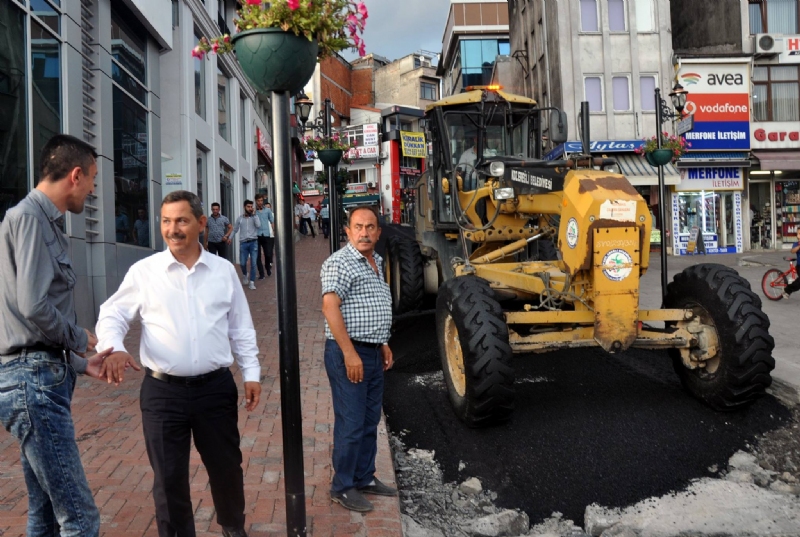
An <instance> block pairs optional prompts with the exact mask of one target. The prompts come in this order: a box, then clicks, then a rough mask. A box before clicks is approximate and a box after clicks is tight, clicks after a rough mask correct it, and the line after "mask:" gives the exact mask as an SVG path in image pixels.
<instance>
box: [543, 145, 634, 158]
mask: <svg viewBox="0 0 800 537" xmlns="http://www.w3.org/2000/svg"><path fill="white" fill-rule="evenodd" d="M642 145H644V142H643V141H642V140H595V141H593V142H590V143H589V150H590V151H591V152H592V153H632V152H633V151H636V150H637V149H639V148H640V147H642ZM582 151H583V145H582V144H581V143H580V142H566V143H563V144H561V145H559V146H557V147H555V148H554V149H553V150H552V151H550V152H549V153H548V154H546V155H545V156H544V160H555V159H557V158H559V157H560V156H561V155H563V154H564V153H580V152H582Z"/></svg>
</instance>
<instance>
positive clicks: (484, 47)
mask: <svg viewBox="0 0 800 537" xmlns="http://www.w3.org/2000/svg"><path fill="white" fill-rule="evenodd" d="M510 52H511V48H510V45H509V42H508V40H507V39H504V40H498V39H465V40H463V41H461V49H460V53H461V54H460V57H459V58H458V60H459V62H460V63H459V64H457V65H454V68H453V70H454V71H456V72H457V70H458V69H459V68H460V70H461V73H460V74H461V84H462V87H466V86H480V85H485V84H490V83H491V81H492V70H493V69H494V63H495V60H496V58H497V56H498V54H506V55H508V54H510Z"/></svg>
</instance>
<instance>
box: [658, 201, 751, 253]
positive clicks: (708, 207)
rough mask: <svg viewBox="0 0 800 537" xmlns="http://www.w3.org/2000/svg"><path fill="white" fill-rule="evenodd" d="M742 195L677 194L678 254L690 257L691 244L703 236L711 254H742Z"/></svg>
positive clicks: (676, 241)
mask: <svg viewBox="0 0 800 537" xmlns="http://www.w3.org/2000/svg"><path fill="white" fill-rule="evenodd" d="M741 199H742V196H741V193H740V192H727V191H713V190H709V191H706V190H701V191H698V192H675V193H673V202H672V205H673V232H674V239H673V240H674V245H673V248H674V250H675V253H677V254H679V255H686V254H687V253H690V252H688V250H687V247H688V244H689V242H690V241H693V240H694V239H695V238H696V237H697V234H698V232H700V233H702V237H703V246H704V247H705V253H707V254H726V253H735V252H741V251H742V211H741Z"/></svg>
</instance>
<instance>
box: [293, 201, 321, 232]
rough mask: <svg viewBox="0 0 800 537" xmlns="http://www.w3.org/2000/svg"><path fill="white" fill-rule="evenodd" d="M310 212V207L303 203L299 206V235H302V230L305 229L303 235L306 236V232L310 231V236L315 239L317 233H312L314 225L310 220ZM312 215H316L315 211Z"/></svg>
mask: <svg viewBox="0 0 800 537" xmlns="http://www.w3.org/2000/svg"><path fill="white" fill-rule="evenodd" d="M298 205H299V204H298ZM311 211H313V209H312V208H311V206H310V205H309V204H308V203H305V201H304V202H303V204H302V205H301V206H300V233H303V228H304V227H305V233H303V235H308V231H309V230H311V236H312V237H313V238H315V239H316V238H317V233H316V232H315V231H314V224H313V220H312V219H311V215H312V212H311ZM313 214H316V211H314V213H313Z"/></svg>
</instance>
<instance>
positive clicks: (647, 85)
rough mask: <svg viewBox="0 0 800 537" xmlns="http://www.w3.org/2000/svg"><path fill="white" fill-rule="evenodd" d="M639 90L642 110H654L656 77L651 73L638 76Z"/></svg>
mask: <svg viewBox="0 0 800 537" xmlns="http://www.w3.org/2000/svg"><path fill="white" fill-rule="evenodd" d="M639 92H640V93H641V96H642V97H641V98H642V111H643V112H655V110H656V77H655V76H652V75H646V76H640V77H639Z"/></svg>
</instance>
